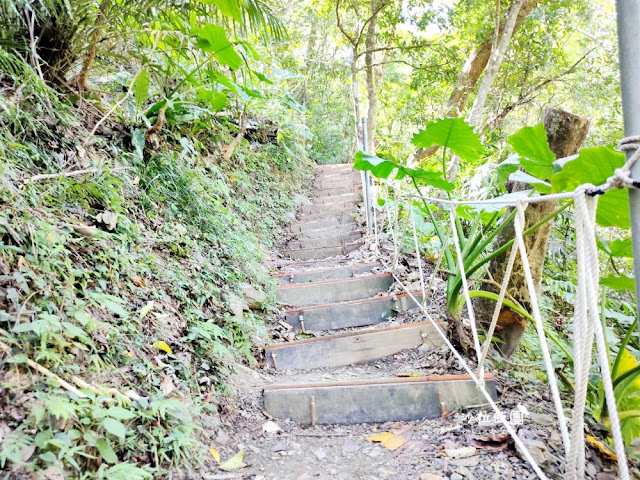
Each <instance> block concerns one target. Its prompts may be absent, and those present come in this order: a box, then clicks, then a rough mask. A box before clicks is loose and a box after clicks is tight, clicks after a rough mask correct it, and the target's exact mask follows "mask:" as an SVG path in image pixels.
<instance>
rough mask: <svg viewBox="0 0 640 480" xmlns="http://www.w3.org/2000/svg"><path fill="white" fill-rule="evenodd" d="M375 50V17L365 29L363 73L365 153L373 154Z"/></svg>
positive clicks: (374, 132) (375, 105)
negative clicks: (365, 86)
mask: <svg viewBox="0 0 640 480" xmlns="http://www.w3.org/2000/svg"><path fill="white" fill-rule="evenodd" d="M370 3H371V12H372V13H373V12H375V10H376V4H375V0H371V2H370ZM374 48H376V15H375V14H374V15H373V16H372V17H371V18H370V19H369V26H368V27H367V37H366V40H365V51H366V52H367V53H365V55H364V62H365V71H366V76H367V101H368V108H367V143H368V145H367V151H368V152H372V153H373V152H375V147H374V145H375V135H376V114H377V113H378V102H377V99H376V78H375V72H374V66H373V64H374V61H373V60H374V55H375V53H374V52H373V49H374Z"/></svg>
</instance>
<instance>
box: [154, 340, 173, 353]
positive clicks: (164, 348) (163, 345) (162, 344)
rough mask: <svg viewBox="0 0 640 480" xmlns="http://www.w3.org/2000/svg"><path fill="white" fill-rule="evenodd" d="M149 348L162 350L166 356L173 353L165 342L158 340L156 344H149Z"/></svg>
mask: <svg viewBox="0 0 640 480" xmlns="http://www.w3.org/2000/svg"><path fill="white" fill-rule="evenodd" d="M151 346H152V347H153V348H157V349H158V350H162V351H163V352H167V353H168V354H172V353H173V352H172V351H171V348H170V347H169V345H167V342H165V341H164V340H160V341H158V342H153V344H151Z"/></svg>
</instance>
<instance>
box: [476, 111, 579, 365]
mask: <svg viewBox="0 0 640 480" xmlns="http://www.w3.org/2000/svg"><path fill="white" fill-rule="evenodd" d="M542 121H543V122H544V127H545V130H546V131H547V140H548V141H549V146H550V148H551V151H552V152H553V153H555V155H556V157H557V158H563V157H567V156H569V155H573V154H575V153H577V152H578V150H579V149H580V146H581V145H582V143H583V142H584V139H585V138H586V136H587V132H588V130H589V120H588V119H587V118H583V117H579V116H577V115H573V114H571V113H569V112H565V111H563V110H559V109H556V108H546V109H545V110H544V113H543V115H542ZM510 187H511V188H508V189H509V190H510V191H512V192H516V191H521V190H525V189H527V188H529V187H528V185H527V184H526V183H520V182H515V183H513V184H511V185H510ZM556 208H558V202H557V201H550V202H539V203H532V204H530V205H529V206H528V207H527V209H526V212H525V213H526V217H525V225H524V228H525V230H526V229H527V228H529V227H531V226H532V225H535V224H536V223H538V222H539V221H540V220H542V219H544V218H545V217H546V216H547V215H549V214H551V213H552V212H553V211H554V210H555V209H556ZM508 213H509V212H507V214H508ZM507 214H505V216H506V215H507ZM552 230H553V220H550V221H548V222H547V223H545V224H544V225H543V226H541V227H540V228H538V229H537V230H536V231H534V232H533V233H531V234H530V235H527V236H526V237H525V238H524V242H525V245H526V247H527V254H528V257H529V264H530V266H531V274H532V276H533V282H534V285H535V288H536V293H537V294H538V298H540V296H539V294H540V287H541V285H542V274H543V270H544V260H545V257H546V254H547V250H548V248H549V240H550V238H551V233H552ZM514 237H515V231H514V227H513V222H511V223H510V224H509V225H507V226H506V227H505V228H504V230H502V232H501V233H500V235H498V238H497V239H496V243H495V244H496V245H498V246H499V245H503V244H504V243H506V242H508V241H509V240H511V239H512V238H514ZM512 248H517V247H515V246H514V247H512ZM509 254H510V250H509V251H506V252H505V253H504V254H503V255H501V256H499V257H497V258H495V259H494V260H493V261H492V262H491V263H490V264H489V272H490V274H491V276H492V277H493V279H494V280H495V281H496V282H497V283H499V284H502V281H503V278H504V272H505V270H506V266H507V262H508V259H509ZM484 288H485V290H488V291H492V292H494V293H496V294H497V293H499V288H497V287H494V286H490V285H487V286H485V287H484ZM506 298H513V299H514V300H516V301H517V302H518V303H520V304H521V305H522V306H523V307H524V308H525V309H526V310H527V311H531V302H530V298H529V291H528V289H527V284H526V281H525V278H524V272H523V270H522V260H521V259H520V256H519V255H517V256H516V261H515V263H514V265H513V271H512V273H511V280H510V282H509V286H508V288H507V296H506ZM494 309H495V302H493V301H492V300H487V299H479V300H478V301H477V302H476V314H477V319H478V321H479V322H480V323H481V324H482V325H483V326H485V327H488V325H489V324H490V322H491V317H492V315H493V311H494ZM525 328H526V319H525V318H523V317H521V316H520V315H518V314H517V313H515V312H514V311H513V310H511V309H509V308H507V307H503V308H502V309H501V311H500V314H499V316H498V324H497V327H496V333H495V335H496V336H497V337H498V338H499V339H500V340H501V341H502V343H499V344H497V346H498V348H499V349H500V351H501V353H502V354H503V355H504V356H506V357H508V356H510V355H511V354H513V352H514V351H515V349H516V348H517V346H518V344H519V343H520V339H521V338H522V335H523V333H524V331H525Z"/></svg>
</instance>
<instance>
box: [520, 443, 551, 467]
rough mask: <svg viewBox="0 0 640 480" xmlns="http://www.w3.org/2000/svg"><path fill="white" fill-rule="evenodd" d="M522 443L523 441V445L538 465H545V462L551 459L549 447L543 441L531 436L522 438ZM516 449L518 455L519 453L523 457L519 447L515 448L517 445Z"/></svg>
mask: <svg viewBox="0 0 640 480" xmlns="http://www.w3.org/2000/svg"><path fill="white" fill-rule="evenodd" d="M522 443H524V446H525V447H526V449H527V450H528V451H529V453H530V454H531V456H532V457H533V459H534V460H535V461H536V463H537V464H538V465H546V464H547V463H549V462H552V461H553V457H552V456H551V454H550V453H549V449H548V448H547V445H546V444H545V443H544V442H543V441H541V440H535V439H531V438H523V439H522ZM516 450H517V451H518V455H520V457H521V458H524V455H523V454H522V452H521V451H520V449H519V448H517V446H516Z"/></svg>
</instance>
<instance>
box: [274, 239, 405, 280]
mask: <svg viewBox="0 0 640 480" xmlns="http://www.w3.org/2000/svg"><path fill="white" fill-rule="evenodd" d="M337 246H339V245H337ZM329 248H333V247H329ZM296 251H298V250H296ZM392 276H393V275H392V274H391V273H386V272H385V273H372V274H371V275H366V274H365V275H360V276H357V277H349V278H330V279H329V280H320V281H319V282H304V283H293V284H291V285H280V286H278V287H276V290H291V289H292V288H300V287H308V286H312V285H313V286H314V287H317V286H322V285H327V284H330V283H348V282H356V281H358V280H362V279H365V278H366V279H367V280H369V279H372V278H386V277H392Z"/></svg>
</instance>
